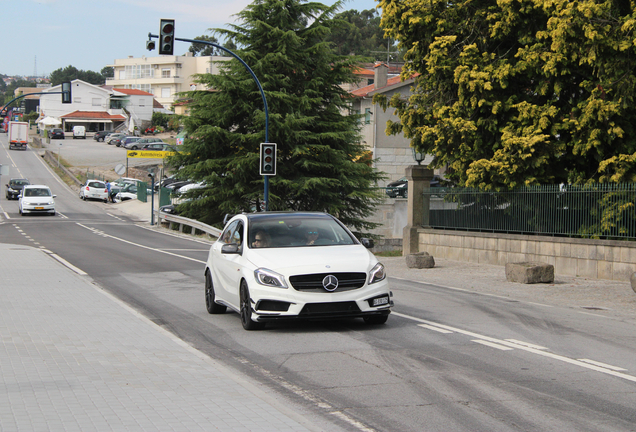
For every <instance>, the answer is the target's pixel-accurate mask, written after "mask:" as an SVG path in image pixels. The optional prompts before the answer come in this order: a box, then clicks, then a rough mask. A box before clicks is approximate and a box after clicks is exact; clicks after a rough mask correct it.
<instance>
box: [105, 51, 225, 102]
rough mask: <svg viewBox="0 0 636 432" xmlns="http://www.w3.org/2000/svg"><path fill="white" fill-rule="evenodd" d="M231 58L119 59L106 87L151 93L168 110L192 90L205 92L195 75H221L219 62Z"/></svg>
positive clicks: (185, 55)
mask: <svg viewBox="0 0 636 432" xmlns="http://www.w3.org/2000/svg"><path fill="white" fill-rule="evenodd" d="M230 59H231V57H222V56H201V57H195V56H193V55H192V53H190V52H188V53H186V54H184V55H172V56H159V57H146V56H142V57H141V58H135V57H132V56H129V57H128V58H125V59H116V60H115V62H114V64H111V65H108V66H110V67H112V68H113V69H114V72H115V74H114V77H113V78H110V79H107V80H106V85H107V86H112V88H113V89H114V90H117V89H136V90H142V91H144V92H148V93H151V94H152V95H154V97H155V99H156V100H157V101H158V102H159V103H160V104H161V105H163V106H164V108H166V109H171V108H172V106H173V104H174V103H175V101H176V100H178V99H179V93H181V92H186V91H189V90H206V89H205V88H204V87H203V86H202V85H200V84H196V83H195V82H194V79H193V76H194V75H196V74H205V73H211V74H218V73H219V62H223V61H228V60H230Z"/></svg>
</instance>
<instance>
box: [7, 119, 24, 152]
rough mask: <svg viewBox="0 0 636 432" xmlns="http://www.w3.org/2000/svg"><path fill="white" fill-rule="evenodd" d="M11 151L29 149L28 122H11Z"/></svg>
mask: <svg viewBox="0 0 636 432" xmlns="http://www.w3.org/2000/svg"><path fill="white" fill-rule="evenodd" d="M8 132H9V149H13V148H21V149H23V150H26V149H27V142H28V141H29V123H27V122H15V121H11V122H9V131H8Z"/></svg>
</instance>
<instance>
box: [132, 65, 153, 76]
mask: <svg viewBox="0 0 636 432" xmlns="http://www.w3.org/2000/svg"><path fill="white" fill-rule="evenodd" d="M125 70H126V75H125V77H126V79H138V78H153V77H154V76H155V71H154V69H153V68H152V65H149V64H147V65H128V66H126V69H125Z"/></svg>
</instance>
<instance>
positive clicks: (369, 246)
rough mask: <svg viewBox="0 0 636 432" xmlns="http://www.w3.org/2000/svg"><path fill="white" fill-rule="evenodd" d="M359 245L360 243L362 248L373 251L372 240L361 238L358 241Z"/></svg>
mask: <svg viewBox="0 0 636 432" xmlns="http://www.w3.org/2000/svg"><path fill="white" fill-rule="evenodd" d="M360 243H362V246H364V247H365V248H367V249H373V246H374V243H373V239H370V238H366V237H362V238H361V239H360Z"/></svg>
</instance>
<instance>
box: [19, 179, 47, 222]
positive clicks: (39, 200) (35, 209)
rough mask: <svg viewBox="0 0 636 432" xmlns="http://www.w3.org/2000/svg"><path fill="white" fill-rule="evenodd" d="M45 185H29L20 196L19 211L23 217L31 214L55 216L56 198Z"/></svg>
mask: <svg viewBox="0 0 636 432" xmlns="http://www.w3.org/2000/svg"><path fill="white" fill-rule="evenodd" d="M55 197H56V195H53V193H51V189H49V187H48V186H45V185H27V186H24V188H22V192H20V195H19V196H18V211H19V212H20V214H21V215H22V216H24V215H25V214H29V213H46V214H50V215H51V216H55V200H54V199H53V198H55Z"/></svg>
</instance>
